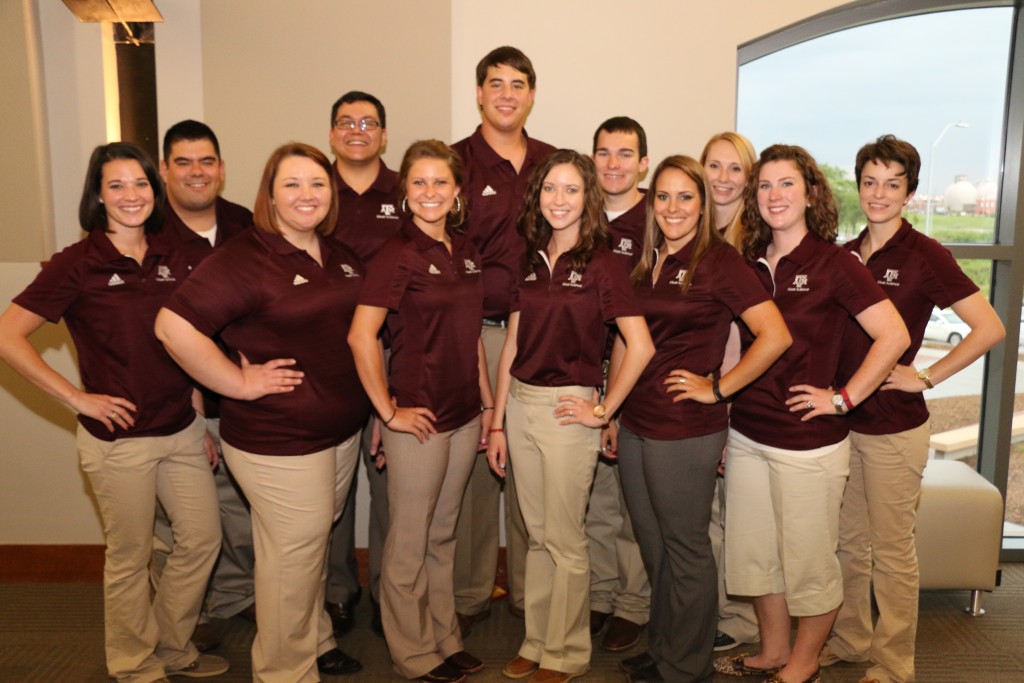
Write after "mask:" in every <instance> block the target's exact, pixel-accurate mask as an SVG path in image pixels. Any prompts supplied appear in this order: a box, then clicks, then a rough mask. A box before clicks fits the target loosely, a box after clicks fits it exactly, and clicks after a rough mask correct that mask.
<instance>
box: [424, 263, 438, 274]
mask: <svg viewBox="0 0 1024 683" xmlns="http://www.w3.org/2000/svg"><path fill="white" fill-rule="evenodd" d="M427 272H428V273H430V274H431V275H440V274H441V271H440V270H438V269H437V266H435V265H434V264H433V263H431V264H430V267H429V268H427Z"/></svg>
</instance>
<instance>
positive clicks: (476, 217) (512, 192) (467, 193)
mask: <svg viewBox="0 0 1024 683" xmlns="http://www.w3.org/2000/svg"><path fill="white" fill-rule="evenodd" d="M523 137H524V138H525V139H526V160H525V161H523V166H522V168H521V169H520V170H519V173H516V169H515V167H514V166H512V163H511V162H509V161H508V160H507V159H505V158H503V157H501V156H499V155H498V153H497V152H495V151H494V150H493V149H492V148H491V146H490V145H488V144H487V141H486V140H484V136H483V133H482V132H481V131H480V126H477V129H476V132H474V133H473V134H472V135H470V136H469V137H468V138H466V139H464V140H460V141H459V142H456V143H455V144H454V145H452V149H454V150H455V151H456V152H458V153H459V156H461V157H462V163H463V168H464V176H465V177H464V179H463V183H462V197H463V198H464V199H465V200H466V201H467V202H469V217H468V219H467V222H466V234H467V235H468V236H469V239H470V241H472V242H473V245H474V246H475V247H476V249H477V251H479V252H480V258H481V261H482V263H483V271H484V316H485V317H488V318H494V319H501V320H503V319H505V318H507V317H508V314H509V311H510V310H511V309H510V308H509V302H510V300H511V296H512V284H513V283H514V282H515V281H516V279H517V278H518V277H519V273H520V271H521V270H522V268H523V261H524V259H525V257H526V242H525V241H524V240H523V238H522V236H521V235H520V234H519V231H518V230H517V228H516V224H517V223H518V221H519V213H520V212H521V211H522V204H523V195H525V194H526V184H527V182H528V181H529V179H530V175H531V173H533V170H534V169H535V168H537V167H538V166H540V165H541V164H543V163H544V162H545V161H546V160H547V158H548V157H549V156H551V153H552V152H554V151H555V148H554V147H552V146H551V145H549V144H547V143H545V142H540V141H539V140H534V139H533V138H531V137H529V136H528V135H526V131H523Z"/></svg>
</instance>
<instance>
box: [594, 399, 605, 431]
mask: <svg viewBox="0 0 1024 683" xmlns="http://www.w3.org/2000/svg"><path fill="white" fill-rule="evenodd" d="M607 413H608V409H607V408H605V407H604V404H603V403H598V404H597V405H596V406H594V417H596V418H597V419H598V420H600V421H601V422H603V423H604V424H605V426H606V427H607V426H608V418H607V417H605V415H606V414H607Z"/></svg>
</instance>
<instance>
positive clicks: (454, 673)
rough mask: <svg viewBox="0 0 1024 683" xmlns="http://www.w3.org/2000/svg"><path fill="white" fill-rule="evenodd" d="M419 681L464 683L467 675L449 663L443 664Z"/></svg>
mask: <svg viewBox="0 0 1024 683" xmlns="http://www.w3.org/2000/svg"><path fill="white" fill-rule="evenodd" d="M417 680H419V681H421V683H462V682H463V681H464V680H466V674H464V673H462V672H461V671H459V670H458V669H456V668H455V667H454V666H452V665H451V664H449V663H448V662H441V663H440V664H438V665H437V666H435V667H434V668H433V669H431V670H430V671H429V672H428V673H425V674H423V675H422V676H420V677H419V678H418V679H417Z"/></svg>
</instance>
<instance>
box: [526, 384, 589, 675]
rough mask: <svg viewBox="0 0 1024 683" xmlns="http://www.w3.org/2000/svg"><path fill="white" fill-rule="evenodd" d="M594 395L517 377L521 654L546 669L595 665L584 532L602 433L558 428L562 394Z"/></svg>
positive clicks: (573, 670) (586, 389) (575, 427)
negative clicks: (525, 538) (523, 545)
mask: <svg viewBox="0 0 1024 683" xmlns="http://www.w3.org/2000/svg"><path fill="white" fill-rule="evenodd" d="M566 394H573V395H576V396H580V397H581V398H586V399H588V400H589V399H591V398H592V397H593V394H594V389H593V388H592V387H534V386H530V385H528V384H523V383H522V382H519V381H517V380H515V379H513V380H512V387H511V390H510V391H509V399H508V408H507V415H508V425H507V427H506V429H507V431H508V443H509V452H510V453H511V457H512V463H513V465H514V467H515V468H516V472H517V474H518V476H519V488H518V495H519V508H520V510H522V513H523V520H524V521H525V522H526V530H527V533H528V535H529V549H528V550H527V553H526V603H525V607H526V638H525V639H524V640H523V644H522V646H521V647H520V648H519V654H520V655H521V656H523V657H526V658H527V659H530V660H533V661H535V662H540V665H541V667H543V668H545V669H553V670H555V671H562V672H565V673H580V672H583V671H586V670H587V669H588V668H589V667H590V620H589V613H588V609H589V605H590V600H589V596H590V554H589V550H588V548H587V535H586V531H585V529H584V523H585V518H586V514H587V499H588V498H589V496H590V485H591V483H592V481H593V478H594V467H595V465H596V463H597V449H598V445H599V442H600V430H597V429H591V428H589V427H584V426H582V425H580V424H570V425H560V424H558V420H557V419H556V418H555V417H554V414H553V411H554V409H555V406H557V405H558V397H559V396H562V395H566Z"/></svg>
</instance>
